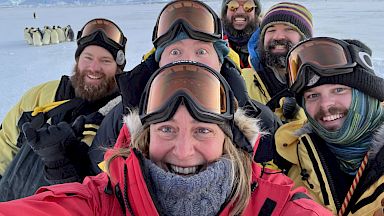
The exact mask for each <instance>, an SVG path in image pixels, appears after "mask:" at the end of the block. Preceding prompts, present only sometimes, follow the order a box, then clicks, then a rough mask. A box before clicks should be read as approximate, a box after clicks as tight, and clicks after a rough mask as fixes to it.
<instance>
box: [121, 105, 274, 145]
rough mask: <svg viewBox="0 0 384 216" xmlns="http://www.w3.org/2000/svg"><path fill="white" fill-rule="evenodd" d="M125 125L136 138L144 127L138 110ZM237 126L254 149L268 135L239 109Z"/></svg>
mask: <svg viewBox="0 0 384 216" xmlns="http://www.w3.org/2000/svg"><path fill="white" fill-rule="evenodd" d="M124 123H125V125H126V126H127V127H128V130H129V133H130V134H131V137H135V136H136V133H138V132H139V130H140V128H141V126H142V124H141V121H140V117H139V112H138V110H132V111H131V112H130V114H128V115H126V116H124ZM235 124H236V125H237V126H238V127H239V129H240V131H241V132H242V133H243V134H244V136H245V137H246V138H247V139H248V141H249V142H250V143H251V144H252V147H253V148H254V149H255V148H257V146H255V145H256V144H257V143H258V140H259V139H260V136H262V135H264V134H266V133H267V132H264V131H261V129H260V123H259V119H255V118H251V117H248V116H246V115H245V111H244V110H242V109H238V110H237V111H236V113H235Z"/></svg>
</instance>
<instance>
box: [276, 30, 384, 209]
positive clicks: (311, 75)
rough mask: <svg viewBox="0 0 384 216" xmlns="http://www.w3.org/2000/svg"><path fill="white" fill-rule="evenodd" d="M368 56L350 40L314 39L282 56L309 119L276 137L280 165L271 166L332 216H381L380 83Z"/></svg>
mask: <svg viewBox="0 0 384 216" xmlns="http://www.w3.org/2000/svg"><path fill="white" fill-rule="evenodd" d="M371 54H372V53H371V50H370V49H369V48H368V47H367V46H366V45H365V44H363V43H362V42H360V41H357V40H338V39H335V38H326V37H319V38H313V39H310V40H307V41H303V42H301V43H299V44H298V45H297V46H296V47H294V48H293V49H292V50H291V51H290V53H289V54H288V58H287V61H288V70H287V71H288V75H289V81H288V83H289V86H290V88H291V90H292V91H293V92H294V93H295V94H296V99H297V101H298V103H299V104H300V105H301V106H302V107H303V108H304V110H305V113H306V115H307V117H308V121H307V123H306V124H305V125H304V127H301V125H297V124H295V122H290V123H288V124H286V125H284V126H282V127H281V128H280V129H279V130H278V131H277V132H276V147H277V152H278V154H279V155H280V156H281V157H282V158H284V159H285V160H280V161H279V160H275V163H277V164H278V165H279V166H280V168H282V169H285V170H286V171H287V174H288V176H289V177H291V178H292V179H293V180H294V181H295V182H296V185H297V186H300V185H301V186H305V187H307V189H308V191H309V192H310V193H311V194H312V197H313V198H314V199H315V200H316V201H317V202H319V203H321V204H323V205H324V206H325V207H327V208H328V209H330V210H331V211H332V212H333V213H334V214H335V215H376V216H378V215H383V204H384V190H383V183H384V164H383V162H384V149H383V146H384V106H383V104H382V101H384V79H383V78H381V77H379V76H377V75H375V72H374V70H373V67H372V59H371ZM292 128H296V129H297V131H295V133H292V132H291V131H292ZM288 130H289V131H288ZM280 162H282V163H280ZM279 163H280V164H279Z"/></svg>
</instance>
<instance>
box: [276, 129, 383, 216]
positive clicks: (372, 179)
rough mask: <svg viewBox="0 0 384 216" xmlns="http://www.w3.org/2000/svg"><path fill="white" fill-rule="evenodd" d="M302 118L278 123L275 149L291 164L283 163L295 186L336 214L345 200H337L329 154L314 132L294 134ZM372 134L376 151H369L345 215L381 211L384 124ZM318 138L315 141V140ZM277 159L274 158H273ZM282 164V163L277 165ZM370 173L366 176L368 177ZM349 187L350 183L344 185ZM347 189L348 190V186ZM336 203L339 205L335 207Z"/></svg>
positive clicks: (372, 213) (370, 213) (371, 213)
mask: <svg viewBox="0 0 384 216" xmlns="http://www.w3.org/2000/svg"><path fill="white" fill-rule="evenodd" d="M302 123H303V122H290V123H287V124H285V125H283V126H281V127H280V128H279V129H278V130H277V132H276V134H275V139H276V150H277V152H278V154H279V155H280V156H282V157H283V158H284V159H285V160H286V161H287V162H289V163H290V167H284V168H286V169H287V170H288V176H289V177H290V178H291V179H292V180H293V181H294V182H295V184H296V187H298V186H304V187H306V188H307V190H308V192H309V193H310V194H311V195H312V197H313V199H314V200H316V201H317V202H319V203H321V204H323V205H324V206H325V207H326V208H328V209H329V210H331V211H332V212H333V213H334V214H335V215H336V214H337V209H339V208H340V206H341V204H342V203H343V201H344V200H340V199H339V198H338V197H337V195H335V194H336V191H337V190H339V191H340V188H338V187H337V185H336V184H333V182H337V181H335V178H341V177H340V176H334V175H331V174H330V169H331V168H330V167H332V166H335V164H330V158H328V157H326V156H325V154H324V153H322V151H321V150H319V146H321V145H322V146H324V145H325V143H320V142H322V140H321V139H320V138H319V137H318V136H316V135H315V134H313V133H308V131H307V132H305V131H304V129H301V130H303V132H302V135H295V134H294V133H292V131H296V132H297V130H298V129H299V128H301V127H302ZM376 132H377V134H376V135H375V140H376V142H377V143H376V144H373V145H372V146H375V147H376V148H378V151H379V152H378V153H377V152H376V153H373V152H375V151H372V153H371V154H370V157H369V158H370V159H369V161H368V164H367V166H366V169H365V170H364V171H363V175H362V176H365V178H363V177H362V178H360V180H361V181H360V182H359V184H358V185H357V187H356V190H355V192H354V193H353V195H352V199H351V201H350V203H349V205H348V207H347V212H346V213H345V214H344V215H374V213H375V212H381V211H382V208H383V206H382V202H383V203H384V189H383V187H384V175H383V174H384V170H383V167H384V154H383V153H384V149H383V148H382V147H383V146H384V127H381V129H380V130H378V131H376ZM315 140H317V141H315ZM275 162H276V161H275ZM280 168H283V167H280ZM367 176H369V177H367ZM346 186H347V188H348V189H349V186H348V185H346ZM348 189H347V190H348ZM337 206H338V207H337Z"/></svg>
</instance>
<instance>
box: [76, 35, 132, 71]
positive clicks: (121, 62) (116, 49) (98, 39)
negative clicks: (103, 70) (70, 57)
mask: <svg viewBox="0 0 384 216" xmlns="http://www.w3.org/2000/svg"><path fill="white" fill-rule="evenodd" d="M93 34H95V35H94V36H89V37H92V39H89V38H88V36H87V37H84V38H80V39H78V40H77V45H78V46H77V49H76V53H75V58H76V59H77V58H78V57H79V56H80V54H81V53H82V52H83V50H84V49H85V47H87V46H89V45H96V46H100V47H103V48H104V49H106V50H108V51H109V52H110V53H111V54H112V56H113V59H114V60H115V61H116V64H117V66H118V67H120V68H121V70H124V67H125V64H126V59H125V43H124V46H123V47H122V46H120V45H118V44H117V43H115V44H113V43H112V42H107V41H106V40H105V37H106V36H105V35H103V34H104V33H102V31H100V30H99V31H96V32H95V33H93ZM84 41H86V42H84Z"/></svg>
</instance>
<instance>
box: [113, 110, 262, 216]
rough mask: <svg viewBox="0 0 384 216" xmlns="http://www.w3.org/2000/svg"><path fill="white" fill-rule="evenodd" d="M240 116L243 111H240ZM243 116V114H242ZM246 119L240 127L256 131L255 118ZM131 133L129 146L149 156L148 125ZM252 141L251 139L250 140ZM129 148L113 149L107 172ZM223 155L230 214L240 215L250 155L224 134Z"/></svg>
mask: <svg viewBox="0 0 384 216" xmlns="http://www.w3.org/2000/svg"><path fill="white" fill-rule="evenodd" d="M240 115H241V116H240V117H241V118H242V115H243V112H241V113H240ZM244 117H245V116H244ZM245 118H247V119H248V121H247V122H246V124H245V125H246V126H242V125H240V128H245V129H247V128H246V127H249V126H250V125H253V126H254V127H253V128H256V129H252V131H257V132H258V127H257V120H255V119H250V118H248V117H245ZM248 130H249V128H248ZM130 133H131V142H130V144H129V146H130V148H136V149H138V150H140V152H141V153H142V154H143V155H144V156H145V157H147V158H149V144H150V139H149V127H148V126H147V127H144V126H140V127H139V128H138V129H133V130H130ZM252 141H253V140H252ZM130 148H120V149H117V150H115V152H113V153H112V155H111V157H109V159H108V160H107V161H106V165H107V173H110V170H109V165H110V164H111V162H112V160H113V159H115V158H117V157H128V156H129V154H130ZM223 157H225V158H228V159H229V160H230V161H231V163H232V170H233V173H232V180H233V184H232V185H233V186H232V192H231V195H230V197H229V198H230V199H231V200H230V204H231V205H232V206H233V209H232V210H231V212H230V215H240V214H241V213H242V212H243V211H244V209H245V208H246V207H247V205H248V203H249V200H250V197H251V186H250V182H251V177H252V155H251V154H249V153H248V152H245V151H244V150H242V149H239V148H237V147H236V146H235V144H234V143H233V142H232V140H231V138H229V137H228V136H225V139H224V145H223Z"/></svg>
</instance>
